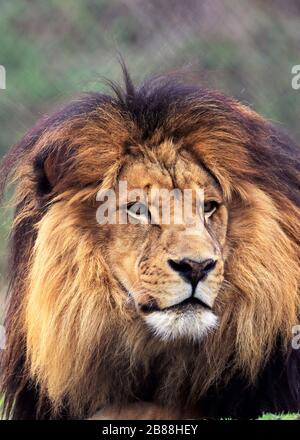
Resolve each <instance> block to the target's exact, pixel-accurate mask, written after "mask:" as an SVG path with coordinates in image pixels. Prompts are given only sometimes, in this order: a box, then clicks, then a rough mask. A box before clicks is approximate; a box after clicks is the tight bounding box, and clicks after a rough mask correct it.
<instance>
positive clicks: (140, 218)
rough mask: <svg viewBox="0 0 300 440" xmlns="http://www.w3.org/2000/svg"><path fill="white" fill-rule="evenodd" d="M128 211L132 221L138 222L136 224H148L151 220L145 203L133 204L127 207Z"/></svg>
mask: <svg viewBox="0 0 300 440" xmlns="http://www.w3.org/2000/svg"><path fill="white" fill-rule="evenodd" d="M126 210H127V213H128V215H129V216H130V217H131V218H132V219H135V220H137V222H136V223H148V222H149V221H150V219H151V214H150V211H149V209H148V207H147V206H146V205H144V204H143V203H140V202H131V203H129V204H128V205H127V208H126Z"/></svg>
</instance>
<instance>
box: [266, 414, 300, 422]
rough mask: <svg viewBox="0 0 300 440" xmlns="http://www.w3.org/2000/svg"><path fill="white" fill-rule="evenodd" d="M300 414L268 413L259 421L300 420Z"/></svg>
mask: <svg viewBox="0 0 300 440" xmlns="http://www.w3.org/2000/svg"><path fill="white" fill-rule="evenodd" d="M299 417H300V414H297V413H295V414H290V413H289V414H271V413H266V414H264V415H263V416H261V417H259V418H258V420H298V419H299Z"/></svg>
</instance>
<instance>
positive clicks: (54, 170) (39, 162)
mask: <svg viewBox="0 0 300 440" xmlns="http://www.w3.org/2000/svg"><path fill="white" fill-rule="evenodd" d="M60 168H61V167H60V166H59V159H58V157H57V153H56V152H53V151H47V152H44V154H43V155H41V156H40V157H37V158H36V160H35V164H34V169H35V175H36V180H37V185H38V191H39V193H40V194H48V193H50V192H52V190H53V189H54V188H55V187H56V185H57V183H58V182H59V178H60Z"/></svg>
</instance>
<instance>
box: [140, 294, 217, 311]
mask: <svg viewBox="0 0 300 440" xmlns="http://www.w3.org/2000/svg"><path fill="white" fill-rule="evenodd" d="M198 307H203V308H205V309H208V310H212V308H211V307H210V306H209V305H208V304H206V303H205V302H203V301H202V300H201V299H199V298H196V297H195V296H190V297H189V298H186V299H185V300H184V301H181V302H180V303H178V304H173V305H172V306H169V307H164V308H163V309H161V308H159V307H158V305H157V303H156V301H150V302H149V303H148V304H144V305H143V306H142V311H143V313H151V312H168V311H180V312H184V311H188V310H193V309H195V308H198Z"/></svg>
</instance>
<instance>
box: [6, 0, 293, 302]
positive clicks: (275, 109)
mask: <svg viewBox="0 0 300 440" xmlns="http://www.w3.org/2000/svg"><path fill="white" fill-rule="evenodd" d="M299 20H300V1H299V0H272V1H271V0H270V1H268V0H251V1H250V0H225V1H223V0H164V1H162V0H64V1H58V0H48V1H38V0H0V65H3V66H4V67H5V69H6V89H5V90H0V156H1V155H3V154H4V153H5V152H6V151H7V150H8V148H9V147H10V146H11V145H12V144H13V143H14V142H16V141H17V140H18V139H19V138H20V137H21V136H22V135H23V134H24V133H25V131H26V130H27V129H28V128H29V127H30V126H32V125H33V123H34V122H35V121H36V120H37V119H38V118H39V117H40V116H41V115H42V114H44V113H46V112H49V111H50V110H51V108H53V107H54V106H56V105H57V104H60V103H62V102H65V101H67V100H69V99H70V98H72V97H74V96H76V95H77V94H78V93H80V92H82V91H88V90H99V91H101V90H103V84H102V83H101V78H102V77H103V76H104V77H108V78H110V79H113V80H117V81H118V80H120V77H121V75H120V66H119V65H118V62H117V56H118V53H121V54H122V56H123V58H124V59H125V61H126V64H127V66H128V68H129V70H130V72H131V75H132V77H133V79H134V80H135V81H136V82H139V81H141V80H143V79H144V78H145V77H147V76H149V75H151V74H154V73H163V72H167V71H174V70H178V69H179V70H180V69H182V70H183V71H184V72H186V73H188V72H190V73H191V75H192V77H193V78H194V79H195V78H196V79H197V80H199V82H201V83H202V84H204V85H206V86H210V87H213V88H217V89H219V90H222V91H223V92H225V93H226V94H229V95H233V96H235V97H236V98H238V99H240V100H241V101H243V102H244V103H246V104H248V105H250V106H251V107H252V108H253V109H255V110H256V111H258V112H259V113H261V114H262V115H264V116H265V117H266V118H268V119H270V120H273V121H274V122H277V123H280V124H281V125H282V126H283V127H285V128H286V129H287V131H288V132H289V133H290V135H291V136H292V137H293V138H294V139H295V140H298V141H299V139H300V123H299V122H300V121H299V116H300V111H299V107H300V90H298V91H297V90H294V89H293V88H292V87H291V80H292V75H291V69H292V66H293V65H296V64H300V25H299ZM10 221H11V213H10V211H9V210H5V211H4V210H3V208H1V213H0V292H2V293H3V292H4V290H5V284H6V283H5V260H6V257H5V256H6V239H7V234H8V227H9V223H10ZM0 297H1V294H0ZM2 297H3V295H2ZM0 308H1V306H0Z"/></svg>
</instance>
